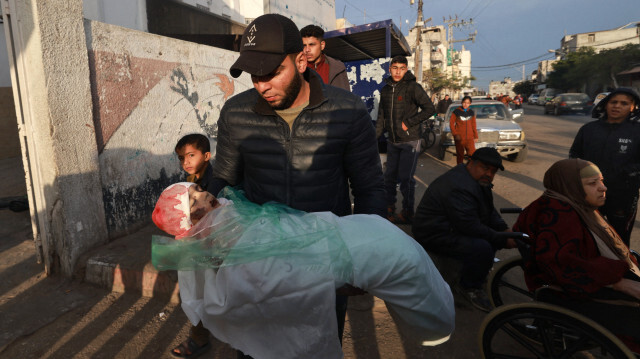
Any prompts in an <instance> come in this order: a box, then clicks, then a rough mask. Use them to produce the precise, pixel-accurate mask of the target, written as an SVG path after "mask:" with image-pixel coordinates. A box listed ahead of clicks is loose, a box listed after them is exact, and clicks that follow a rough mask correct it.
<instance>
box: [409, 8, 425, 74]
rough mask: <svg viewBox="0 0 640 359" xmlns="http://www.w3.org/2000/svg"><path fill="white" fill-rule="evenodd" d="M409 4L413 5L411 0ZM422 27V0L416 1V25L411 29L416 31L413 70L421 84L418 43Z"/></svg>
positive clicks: (420, 38) (420, 62) (420, 54)
mask: <svg viewBox="0 0 640 359" xmlns="http://www.w3.org/2000/svg"><path fill="white" fill-rule="evenodd" d="M411 4H413V0H411ZM423 27H424V22H423V21H422V0H418V19H417V20H416V24H415V26H414V27H413V29H414V30H415V31H416V52H415V57H414V58H413V59H414V64H413V68H414V69H415V72H416V74H415V75H416V79H417V80H418V82H419V83H422V49H421V48H420V43H421V42H422V28H423Z"/></svg>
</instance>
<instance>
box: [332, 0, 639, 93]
mask: <svg viewBox="0 0 640 359" xmlns="http://www.w3.org/2000/svg"><path fill="white" fill-rule="evenodd" d="M335 6H336V7H335V8H336V18H342V17H346V18H347V20H348V21H349V22H351V23H352V24H353V25H361V24H365V23H370V22H376V21H382V20H387V19H391V20H393V23H394V24H395V25H396V26H397V27H398V28H400V29H401V30H402V33H403V34H404V35H405V36H406V35H407V34H408V32H409V27H411V26H414V24H415V21H416V19H417V14H418V0H415V4H413V5H410V0H335ZM422 13H423V18H424V19H428V18H432V20H431V21H430V22H429V23H427V26H434V25H445V28H446V24H445V23H444V21H443V17H445V18H446V19H447V20H448V19H449V17H451V18H455V16H456V15H457V16H458V19H464V20H467V21H468V20H469V19H473V25H471V26H469V27H465V28H459V29H454V31H453V37H454V39H456V40H457V39H466V38H468V37H469V34H470V33H473V32H474V31H476V30H477V31H478V35H477V36H476V40H475V42H471V41H468V42H458V43H455V44H454V48H455V49H458V50H460V49H461V47H462V45H464V47H465V49H467V50H470V51H471V75H472V76H474V77H475V78H476V81H473V82H472V84H473V85H474V86H476V87H478V88H479V89H482V90H485V91H486V90H488V88H489V82H491V81H502V80H503V79H504V78H505V77H511V79H512V80H513V81H519V80H522V63H523V62H524V65H525V76H527V77H530V76H531V72H532V71H533V70H535V69H537V67H538V61H541V60H547V59H553V58H554V55H553V54H551V53H549V52H548V51H547V50H549V49H558V48H560V40H561V39H562V37H563V36H565V35H571V34H577V33H583V32H591V31H600V30H610V29H615V28H618V27H621V26H624V25H626V24H628V23H630V22H638V21H640V0H553V1H552V0H423V6H422ZM407 21H408V23H407ZM516 63H518V65H512V66H503V67H499V68H498V69H487V68H486V67H487V66H501V65H510V64H516Z"/></svg>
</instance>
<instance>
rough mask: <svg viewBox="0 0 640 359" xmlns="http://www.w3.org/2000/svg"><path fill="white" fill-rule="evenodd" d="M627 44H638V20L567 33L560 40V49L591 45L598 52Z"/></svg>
mask: <svg viewBox="0 0 640 359" xmlns="http://www.w3.org/2000/svg"><path fill="white" fill-rule="evenodd" d="M628 44H640V22H632V23H629V24H626V25H624V26H621V27H619V28H617V29H611V30H603V31H592V32H583V33H580V34H573V35H567V36H565V37H563V38H562V40H560V50H561V51H562V52H563V53H569V52H575V51H577V50H578V49H580V48H582V47H592V48H593V49H594V50H595V51H596V53H598V52H600V51H602V50H607V49H614V48H617V47H621V46H624V45H628Z"/></svg>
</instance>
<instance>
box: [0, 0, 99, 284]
mask: <svg viewBox="0 0 640 359" xmlns="http://www.w3.org/2000/svg"><path fill="white" fill-rule="evenodd" d="M5 4H6V3H4V2H3V5H5ZM9 6H11V11H10V13H11V21H12V29H13V34H14V35H15V41H14V43H15V45H16V48H17V52H18V54H17V56H16V67H17V69H18V70H17V73H18V76H19V78H20V80H19V83H20V88H19V91H20V95H21V96H20V97H21V101H22V102H21V104H20V108H21V109H22V116H21V120H23V119H24V124H25V133H26V134H27V136H28V153H29V169H30V172H31V175H30V178H31V183H30V184H31V185H33V192H34V200H33V202H31V203H30V206H31V208H32V209H34V208H35V211H36V212H35V213H36V215H35V216H34V217H36V218H34V221H36V222H37V223H38V229H39V232H40V233H39V235H42V237H43V238H44V239H43V240H42V250H43V254H44V255H43V257H44V260H45V266H46V268H47V270H48V271H52V272H57V271H61V272H62V273H63V274H65V275H67V276H69V275H71V273H72V272H73V268H74V266H75V263H76V261H77V259H78V257H79V256H80V255H81V254H82V253H84V252H86V251H87V250H88V249H89V248H92V247H94V246H96V245H99V244H101V243H105V242H106V240H107V230H106V225H105V220H104V219H105V214H104V204H103V202H102V190H101V186H100V177H99V169H98V150H97V147H96V142H95V130H94V126H93V121H92V118H93V115H92V106H91V87H90V82H89V66H88V57H87V46H86V38H85V36H84V31H83V30H84V27H83V21H82V2H81V1H68V0H47V1H36V0H14V1H11V2H9ZM14 85H15V84H14ZM32 213H33V212H32Z"/></svg>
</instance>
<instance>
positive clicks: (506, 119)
mask: <svg viewBox="0 0 640 359" xmlns="http://www.w3.org/2000/svg"><path fill="white" fill-rule="evenodd" d="M459 106H460V102H459V101H456V102H454V103H452V104H451V106H449V109H448V110H447V113H446V115H445V117H444V118H443V120H444V121H443V122H442V123H441V125H440V126H441V131H440V133H441V134H442V135H441V136H440V147H439V149H438V159H440V160H442V161H448V160H449V159H451V158H453V156H454V154H455V151H456V149H455V142H454V140H453V135H451V129H450V128H449V120H450V118H451V114H452V113H453V111H454V110H455V109H456V108H458V107H459ZM471 109H472V110H473V111H474V112H475V114H476V127H477V129H478V141H477V142H476V144H475V147H476V149H477V148H480V147H493V148H495V149H496V150H498V152H499V153H500V155H502V156H504V157H506V158H507V159H508V160H509V161H512V162H522V161H524V160H525V159H526V158H527V154H528V152H529V148H528V147H527V141H526V140H525V136H524V130H523V129H522V127H520V125H519V124H518V123H519V122H522V121H523V120H524V110H523V109H517V110H511V109H509V108H508V107H506V106H505V105H504V104H503V103H502V102H500V101H494V100H476V101H473V103H472V104H471Z"/></svg>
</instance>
